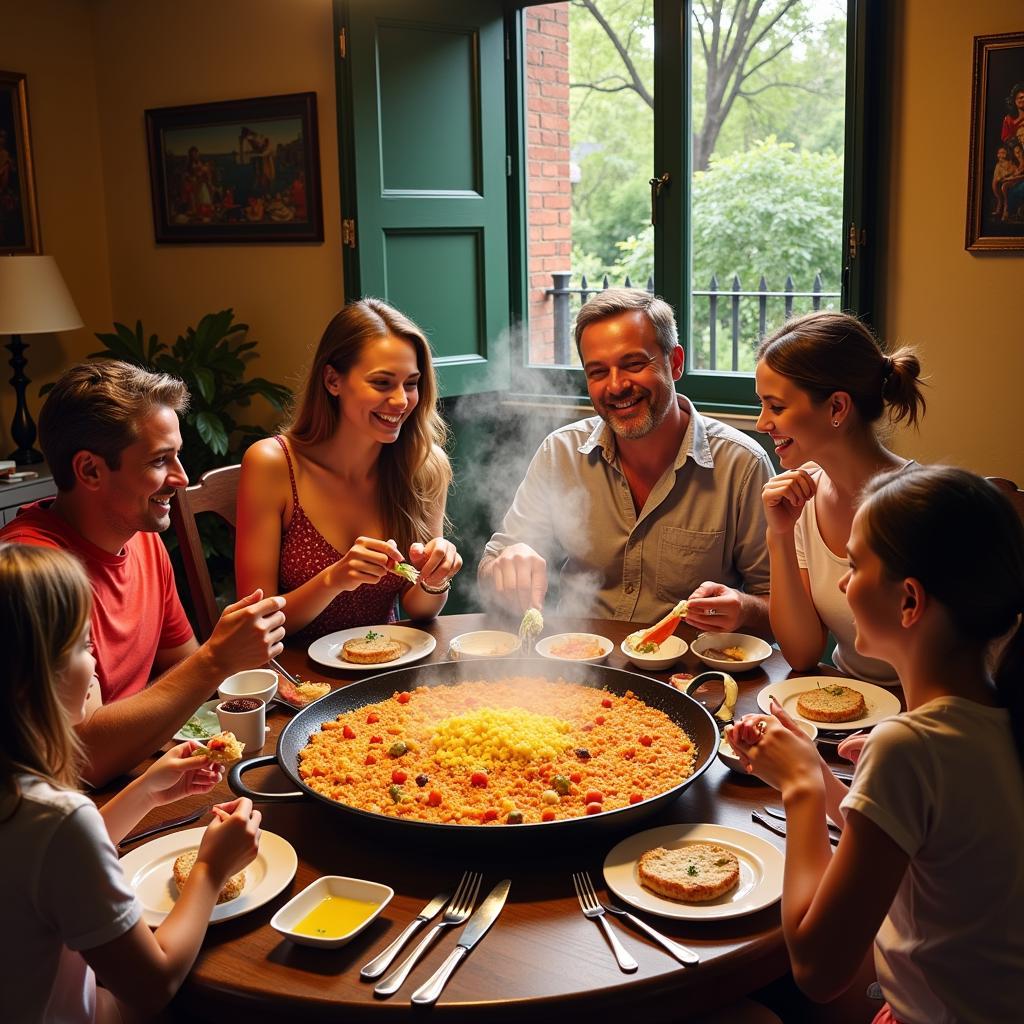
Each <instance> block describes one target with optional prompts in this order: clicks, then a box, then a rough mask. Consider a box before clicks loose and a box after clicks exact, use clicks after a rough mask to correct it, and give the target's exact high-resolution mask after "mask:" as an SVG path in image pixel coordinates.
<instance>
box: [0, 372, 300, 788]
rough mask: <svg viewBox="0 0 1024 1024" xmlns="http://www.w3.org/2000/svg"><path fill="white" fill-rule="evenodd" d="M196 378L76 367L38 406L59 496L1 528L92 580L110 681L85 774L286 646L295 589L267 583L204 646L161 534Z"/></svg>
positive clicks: (96, 716)
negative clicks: (72, 562)
mask: <svg viewBox="0 0 1024 1024" xmlns="http://www.w3.org/2000/svg"><path fill="white" fill-rule="evenodd" d="M187 403H188V391H187V389H186V388H185V385H184V384H183V383H182V382H181V381H179V380H176V379H175V378H173V377H169V376H167V375H166V374H152V373H147V372H146V371H144V370H140V369H138V368H137V367H134V366H131V365H129V364H127V363H120V362H114V361H110V362H97V363H85V364H81V365H78V366H74V367H72V368H71V369H70V370H68V371H67V373H65V374H64V375H63V376H62V377H61V379H60V380H59V381H58V382H57V384H56V386H55V387H54V389H53V391H52V392H51V393H50V395H49V397H48V398H47V400H46V403H45V404H44V406H43V409H42V411H41V413H40V416H39V440H40V444H41V446H42V448H43V452H44V453H45V455H46V458H47V462H48V463H49V466H50V470H51V472H52V473H53V478H54V482H55V484H56V485H57V497H56V498H53V499H51V500H48V501H41V502H36V503H35V504H33V505H28V506H26V507H25V508H23V509H22V510H21V511H20V512H19V514H18V516H17V518H15V519H14V521H13V522H11V523H8V524H7V526H5V527H4V528H3V530H0V541H6V542H11V543H21V544H38V545H44V546H48V547H56V548H64V549H66V550H68V551H71V552H73V553H74V554H75V555H77V556H78V558H80V559H81V561H82V563H83V564H84V566H85V568H86V571H87V572H88V574H89V579H90V582H91V583H92V589H93V601H94V606H93V614H92V622H91V631H92V641H93V644H94V646H95V654H96V675H97V682H98V685H94V686H93V688H92V690H91V691H90V694H89V702H88V705H87V708H88V710H87V715H86V719H85V721H84V722H83V723H82V724H81V725H80V726H79V727H78V733H79V737H80V739H81V740H82V742H83V744H84V746H85V749H86V752H87V755H88V764H87V767H86V771H85V778H86V779H87V780H88V781H89V782H90V783H91V784H92V785H97V786H98V785H102V784H103V783H105V782H107V781H108V780H110V779H111V778H113V777H114V776H115V775H118V774H120V773H122V772H125V771H127V770H129V769H130V768H132V767H134V766H135V765H136V764H138V763H139V762H140V761H141V760H142V759H143V758H145V757H147V756H148V755H149V754H150V753H152V751H154V750H156V749H158V748H159V747H161V746H162V745H163V744H164V743H166V742H167V740H168V739H169V738H170V737H171V736H172V735H173V734H174V732H175V730H176V729H177V728H178V726H180V725H181V723H182V722H184V721H185V720H186V719H188V717H189V716H190V715H191V714H192V713H193V711H195V709H196V707H197V706H198V705H199V704H201V703H202V702H203V701H204V700H206V699H207V697H209V695H210V693H211V692H212V691H213V690H215V689H216V687H217V685H218V684H219V683H220V681H221V680H222V679H224V678H225V676H228V675H231V674H232V673H233V672H238V671H240V670H242V669H247V668H253V667H254V666H257V665H262V664H263V663H264V662H266V661H267V659H268V658H272V657H276V655H278V654H279V653H280V652H281V649H282V640H283V639H284V633H285V631H284V612H283V611H282V610H281V609H282V608H283V607H284V603H285V602H284V598H282V597H269V598H264V597H263V594H262V592H261V591H259V590H257V591H256V592H255V593H253V594H249V595H248V596H246V597H243V598H242V599H241V600H240V601H237V602H236V603H235V604H233V605H229V606H228V607H227V608H225V610H224V613H223V614H222V615H221V617H220V620H219V621H218V623H217V626H216V628H215V629H214V631H213V634H212V635H211V637H210V639H209V640H207V642H206V643H205V644H203V645H202V646H200V645H199V644H198V643H197V642H196V638H195V636H194V634H193V632H192V627H191V626H190V625H189V622H188V619H187V618H186V617H185V612H184V610H183V609H182V606H181V601H180V600H179V598H178V594H177V591H176V589H175V586H174V574H173V571H172V569H171V563H170V559H169V558H168V556H167V551H166V549H165V548H164V546H163V544H162V543H161V541H160V538H159V537H157V536H156V534H157V533H159V532H161V531H163V530H166V529H167V527H168V526H169V525H170V503H171V499H172V497H173V495H174V489H175V488H176V487H184V486H185V485H186V484H187V483H188V477H187V476H186V475H185V471H184V469H182V466H181V462H180V461H179V460H178V454H179V452H180V450H181V432H180V430H179V428H178V413H179V412H181V411H183V410H184V409H185V408H186V406H187Z"/></svg>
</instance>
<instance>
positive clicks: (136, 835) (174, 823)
mask: <svg viewBox="0 0 1024 1024" xmlns="http://www.w3.org/2000/svg"><path fill="white" fill-rule="evenodd" d="M212 808H213V804H207V805H206V806H205V807H200V808H199V810H198V811H191V812H190V813H188V814H183V815H182V816H181V817H180V818H172V819H171V820H170V821H164V822H161V824H159V825H154V826H153V827H152V828H144V829H143V830H142V831H141V832H133V833H132V834H131V835H130V836H125V837H124V839H122V840H121V842H119V843H118V844H117V847H118V849H122V848H123V847H125V846H129V845H131V844H132V843H137V842H138V841H139V840H140V839H148V838H149V837H150V836H155V835H157V834H158V833H160V832H167V831H169V830H170V829H172V828H177V827H178V826H179V825H187V824H188V823H189V822H190V821H196V820H198V819H199V818H201V817H202V816H203V815H204V814H206V812H207V811H209V810H211V809H212Z"/></svg>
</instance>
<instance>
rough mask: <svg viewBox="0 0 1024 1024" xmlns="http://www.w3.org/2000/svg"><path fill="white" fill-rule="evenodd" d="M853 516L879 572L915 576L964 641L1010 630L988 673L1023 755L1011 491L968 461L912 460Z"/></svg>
mask: <svg viewBox="0 0 1024 1024" xmlns="http://www.w3.org/2000/svg"><path fill="white" fill-rule="evenodd" d="M860 515H861V519H862V523H863V526H864V535H865V538H866V540H867V543H868V546H869V547H870V548H871V550H872V551H874V553H875V554H876V555H877V556H878V557H879V559H880V560H881V562H882V565H883V566H884V567H885V571H886V573H887V574H888V575H889V576H890V577H892V578H893V579H907V578H908V577H913V578H915V579H918V580H920V581H921V585H922V586H923V587H924V589H925V590H926V591H927V592H928V594H929V595H931V597H933V598H934V599H935V600H937V601H940V602H941V603H942V604H943V605H944V606H945V607H946V608H947V610H948V611H949V614H950V619H951V621H952V623H953V626H954V628H955V629H958V630H959V631H960V633H961V634H962V636H963V638H964V640H965V641H967V642H969V643H974V644H978V645H980V646H985V645H987V644H989V643H990V642H991V641H993V640H995V639H996V638H997V637H1002V636H1004V635H1005V634H1006V633H1008V632H1009V631H1010V630H1011V629H1012V630H1014V632H1013V635H1012V637H1011V638H1010V640H1009V642H1008V643H1007V645H1006V647H1005V648H1004V649H1003V652H1002V656H1001V658H1000V660H999V664H998V666H997V667H996V671H995V675H994V681H995V687H996V694H997V697H998V699H999V703H1000V704H1001V705H1002V706H1003V707H1005V708H1007V709H1008V710H1009V712H1010V723H1011V727H1012V729H1013V738H1014V742H1015V743H1016V745H1017V752H1018V754H1019V755H1020V757H1021V760H1022V762H1024V625H1022V623H1021V613H1022V611H1024V525H1022V524H1021V519H1020V516H1019V515H1018V514H1017V512H1016V510H1015V509H1014V507H1013V506H1012V505H1011V504H1010V501H1009V499H1008V498H1007V497H1006V496H1005V495H1004V494H1003V493H1002V492H1001V491H1000V490H999V489H998V488H997V487H995V486H994V485H993V484H991V483H989V482H988V481H987V480H984V479H982V478H981V477H979V476H975V475H974V474H973V473H968V472H967V471H966V470H963V469H955V468H953V467H951V466H916V465H910V466H906V467H904V468H903V469H897V470H893V471H892V472H888V473H881V474H879V475H878V476H876V477H875V478H874V479H873V480H871V481H870V482H869V483H868V484H867V486H866V487H865V489H864V495H863V503H862V505H861V512H860ZM950 538H955V540H953V541H952V542H951V541H950Z"/></svg>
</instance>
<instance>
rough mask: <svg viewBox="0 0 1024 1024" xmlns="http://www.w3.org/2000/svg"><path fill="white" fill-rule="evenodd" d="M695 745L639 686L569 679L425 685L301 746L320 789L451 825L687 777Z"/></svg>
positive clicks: (306, 774)
mask: <svg viewBox="0 0 1024 1024" xmlns="http://www.w3.org/2000/svg"><path fill="white" fill-rule="evenodd" d="M695 759H696V749H695V747H694V744H693V742H692V741H691V740H690V738H689V737H688V736H687V735H686V733H685V732H684V731H683V730H682V729H680V728H679V726H677V725H675V724H674V723H673V722H672V720H671V719H670V718H669V717H668V716H667V715H666V714H665V713H664V712H662V711H658V710H657V709H655V708H652V707H649V706H648V705H646V704H645V703H644V702H643V701H642V700H640V699H639V698H638V697H636V696H635V695H634V694H633V693H631V692H628V693H626V694H625V695H618V694H613V693H609V692H608V691H607V690H598V689H595V688H593V687H589V686H581V685H579V684H576V683H567V682H564V681H562V680H559V681H557V682H551V681H549V680H546V679H540V678H533V677H512V678H509V679H506V680H502V681H501V682H463V683H455V684H453V685H450V686H434V687H425V686H421V687H418V688H417V689H415V690H413V691H412V692H411V693H396V694H394V696H392V697H391V698H390V699H388V700H385V701H380V702H379V703H377V704H368V705H366V706H365V707H362V708H360V709H358V710H357V711H348V712H345V713H343V714H340V715H338V717H337V718H336V719H334V720H332V721H329V722H324V723H323V725H322V726H321V731H320V732H318V733H314V734H313V735H312V736H310V738H309V744H308V745H307V746H306V747H305V748H303V749H302V750H301V751H299V775H300V776H301V778H302V779H303V781H304V782H305V783H306V784H307V785H308V786H309V787H310V788H311V789H313V790H315V791H316V792H318V793H321V794H323V795H324V796H326V797H329V798H330V799H332V800H337V801H338V802H339V803H344V804H348V805H349V806H351V807H356V808H359V809H360V810H364V811H370V812H373V813H375V814H387V815H391V816H394V817H409V818H415V819H418V820H421V821H431V822H439V823H444V824H460V825H478V824H506V823H508V824H518V823H519V822H520V821H522V822H540V821H556V820H560V819H565V818H578V817H582V816H583V815H585V814H595V813H598V812H600V811H607V810H613V809H615V808H617V807H625V806H627V805H628V804H630V803H638V802H639V801H640V800H644V799H647V798H648V797H652V796H656V795H658V794H659V793H663V792H665V791H666V790H668V789H671V788H672V787H674V786H676V785H678V784H679V783H680V782H682V781H683V780H684V779H686V778H688V777H689V776H690V775H691V774H692V772H693V768H694V763H695Z"/></svg>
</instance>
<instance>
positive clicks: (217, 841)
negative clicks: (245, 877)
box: [196, 797, 263, 890]
mask: <svg viewBox="0 0 1024 1024" xmlns="http://www.w3.org/2000/svg"><path fill="white" fill-rule="evenodd" d="M213 813H214V819H213V821H211V822H210V824H209V825H208V826H207V827H206V832H205V833H204V834H203V841H202V842H201V843H200V844H199V853H198V854H197V855H196V863H201V864H205V865H206V866H207V868H208V869H209V872H210V876H211V878H212V879H213V881H214V883H215V884H216V886H217V888H218V890H219V889H222V888H223V887H224V886H225V884H226V883H227V882H228V880H229V879H230V878H231V877H232V876H233V875H237V874H238V873H239V872H240V871H242V870H244V868H245V867H246V865H248V864H251V863H252V862H253V861H254V860H255V859H256V854H257V853H258V852H259V848H260V822H261V821H262V820H263V815H262V814H261V813H260V812H259V811H257V810H254V809H253V806H252V801H251V800H249V799H248V798H246V797H239V798H238V799H237V800H232V801H229V802H228V803H226V804H217V805H216V806H214V808H213Z"/></svg>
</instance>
